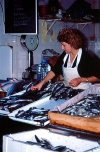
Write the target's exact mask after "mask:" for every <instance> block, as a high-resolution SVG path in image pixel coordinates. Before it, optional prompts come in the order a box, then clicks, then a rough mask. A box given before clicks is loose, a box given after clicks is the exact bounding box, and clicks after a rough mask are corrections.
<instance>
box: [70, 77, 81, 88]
mask: <svg viewBox="0 0 100 152" xmlns="http://www.w3.org/2000/svg"><path fill="white" fill-rule="evenodd" d="M81 82H82V81H81V78H75V79H72V80H71V81H70V82H69V85H70V86H72V87H77V86H78V85H79V84H80V83H81Z"/></svg>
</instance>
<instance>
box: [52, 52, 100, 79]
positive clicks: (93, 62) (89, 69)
mask: <svg viewBox="0 0 100 152" xmlns="http://www.w3.org/2000/svg"><path fill="white" fill-rule="evenodd" d="M65 55H66V53H65V52H63V53H62V54H61V55H60V57H59V60H58V61H57V63H56V64H55V66H54V67H52V69H51V70H52V71H53V72H54V73H55V75H60V74H62V65H63V64H64V63H63V59H64V57H65ZM77 70H78V73H79V75H80V77H90V76H95V77H97V78H100V59H97V58H95V57H94V56H92V55H90V54H89V53H88V52H86V51H83V50H82V55H81V59H80V62H79V64H78V67H77Z"/></svg>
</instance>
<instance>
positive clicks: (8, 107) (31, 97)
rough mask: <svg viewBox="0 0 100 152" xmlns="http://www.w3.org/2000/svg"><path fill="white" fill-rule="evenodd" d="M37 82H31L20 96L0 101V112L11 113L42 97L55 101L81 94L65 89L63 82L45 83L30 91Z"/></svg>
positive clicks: (71, 89) (68, 88)
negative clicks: (38, 88) (40, 87)
mask: <svg viewBox="0 0 100 152" xmlns="http://www.w3.org/2000/svg"><path fill="white" fill-rule="evenodd" d="M37 83H38V82H35V83H33V82H31V83H30V84H29V85H28V86H27V88H26V91H25V92H24V93H23V94H21V95H11V96H9V97H7V98H1V99H0V110H3V111H8V112H10V113H11V112H13V111H14V110H16V109H19V108H21V107H23V106H26V105H27V104H30V103H32V102H34V101H37V100H39V99H41V98H42V97H43V96H44V97H46V96H50V99H52V98H53V99H54V100H55V101H57V100H58V99H65V100H67V99H69V98H72V97H73V96H75V95H77V94H78V93H80V92H82V91H83V90H81V89H77V90H75V89H73V88H71V87H65V86H64V84H63V82H62V81H60V82H55V83H47V84H45V85H44V86H43V87H42V89H41V90H39V91H38V90H35V91H31V89H30V88H31V86H32V85H36V84H37Z"/></svg>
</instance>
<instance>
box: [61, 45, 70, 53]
mask: <svg viewBox="0 0 100 152" xmlns="http://www.w3.org/2000/svg"><path fill="white" fill-rule="evenodd" d="M61 45H62V50H64V51H65V52H66V53H68V54H69V53H71V52H72V50H73V48H72V47H71V45H70V44H68V43H66V42H61Z"/></svg>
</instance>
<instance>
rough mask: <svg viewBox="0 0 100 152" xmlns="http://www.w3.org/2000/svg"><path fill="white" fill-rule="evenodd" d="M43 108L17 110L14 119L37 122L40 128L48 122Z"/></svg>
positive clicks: (46, 112) (46, 113)
mask: <svg viewBox="0 0 100 152" xmlns="http://www.w3.org/2000/svg"><path fill="white" fill-rule="evenodd" d="M49 110H50V109H48V110H46V109H44V108H37V107H31V108H29V109H28V110H19V111H18V112H17V113H16V114H15V118H19V119H24V120H29V121H35V122H37V123H38V122H39V123H40V125H41V126H44V123H45V122H46V121H48V120H49V118H48V111H49Z"/></svg>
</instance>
